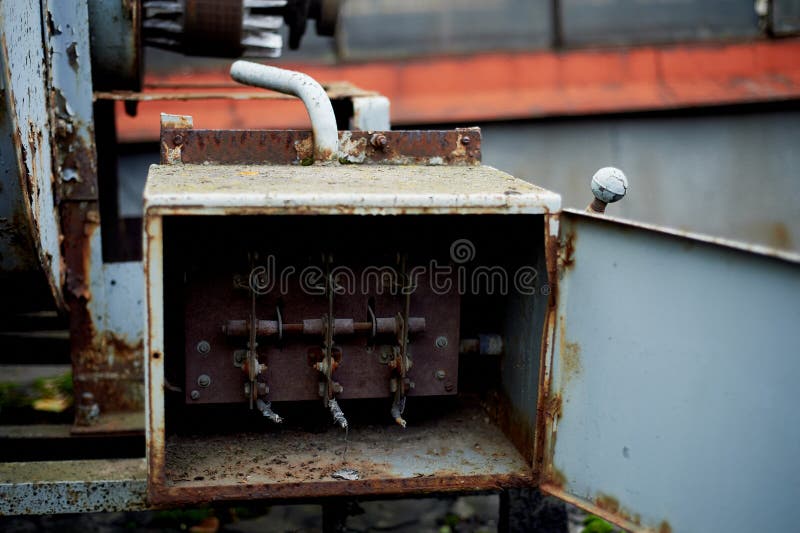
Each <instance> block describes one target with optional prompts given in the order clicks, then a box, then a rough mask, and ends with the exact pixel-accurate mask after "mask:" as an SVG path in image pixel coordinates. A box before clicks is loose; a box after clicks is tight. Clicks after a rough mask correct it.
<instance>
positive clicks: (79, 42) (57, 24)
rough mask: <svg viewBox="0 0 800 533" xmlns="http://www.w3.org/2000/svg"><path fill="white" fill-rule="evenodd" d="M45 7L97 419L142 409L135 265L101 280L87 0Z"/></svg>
mask: <svg viewBox="0 0 800 533" xmlns="http://www.w3.org/2000/svg"><path fill="white" fill-rule="evenodd" d="M123 4H124V2H123ZM117 7H119V6H117ZM122 7H123V8H124V9H135V7H136V6H133V5H128V6H122ZM45 8H46V15H47V25H46V28H45V29H46V31H45V36H46V38H47V40H48V43H49V47H48V51H49V58H48V60H49V64H50V69H49V75H50V79H49V80H50V83H51V86H50V107H51V109H52V111H53V119H54V121H55V123H54V128H53V129H54V138H53V150H54V155H55V157H54V161H55V164H56V165H57V166H56V169H55V172H54V177H55V180H56V187H57V189H58V191H59V211H60V215H61V230H62V233H63V235H64V239H63V243H62V253H63V257H64V266H65V278H64V298H65V300H66V302H67V304H68V306H69V318H70V344H71V348H70V351H71V354H72V362H73V380H74V385H75V394H76V397H78V398H80V397H82V395H84V394H86V393H88V394H91V395H92V397H93V399H94V401H95V402H97V404H98V405H99V408H100V418H99V421H100V422H102V420H103V416H104V414H105V415H108V414H110V413H114V412H120V411H129V412H130V411H137V410H141V409H143V406H144V398H143V385H142V376H143V369H142V363H141V353H142V332H141V329H142V328H141V326H140V324H141V323H140V322H138V321H136V320H130V313H131V311H134V312H135V309H136V296H135V291H136V286H137V283H138V287H139V290H141V288H142V276H141V274H140V275H139V276H138V277H137V276H135V273H136V266H135V265H133V266H132V265H128V266H127V270H126V267H120V266H114V267H109V270H111V272H110V273H111V274H112V276H118V277H119V279H113V278H112V279H109V280H106V277H105V274H106V267H105V266H104V265H103V257H102V241H101V230H100V210H99V201H98V178H97V155H96V152H95V144H94V127H93V126H94V124H93V120H94V118H93V100H92V95H91V94H90V93H89V92H87V91H86V87H90V86H91V84H92V69H91V63H90V60H89V56H90V52H89V48H90V47H89V9H88V7H87V3H86V2H67V3H64V2H53V1H48V2H46V3H45ZM121 276H124V277H126V278H127V277H128V276H131V277H130V279H122V277H121ZM118 282H119V286H117V283H118ZM112 295H113V296H114V298H113V299H110V296H112ZM139 299H140V300H141V298H139ZM139 306H140V307H141V303H139ZM121 307H122V308H124V310H123V309H120V308H121ZM115 426H116V425H115V424H110V425H109V424H107V423H105V422H103V423H98V424H93V425H92V426H91V428H92V429H97V431H100V432H108V431H110V429H109V428H113V427H115ZM129 429H130V428H127V429H126V430H129ZM87 430H89V428H88V427H84V428H81V431H87Z"/></svg>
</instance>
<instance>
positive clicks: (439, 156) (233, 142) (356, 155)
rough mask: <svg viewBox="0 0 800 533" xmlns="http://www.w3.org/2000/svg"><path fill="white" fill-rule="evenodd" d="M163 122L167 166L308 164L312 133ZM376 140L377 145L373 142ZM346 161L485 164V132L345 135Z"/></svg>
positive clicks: (341, 136)
mask: <svg viewBox="0 0 800 533" xmlns="http://www.w3.org/2000/svg"><path fill="white" fill-rule="evenodd" d="M185 120H186V121H187V122H186V123H188V126H182V127H176V126H175V125H172V124H165V123H164V122H162V127H161V162H162V163H163V164H167V165H169V164H180V163H184V164H211V165H215V164H216V165H237V164H238V165H264V164H269V165H308V164H311V163H313V161H314V154H313V144H312V142H313V140H312V136H311V132H310V131H300V130H201V129H193V128H192V127H191V124H192V119H191V117H185ZM373 138H375V139H376V140H375V142H372V139H373ZM339 151H340V162H341V163H345V164H361V165H448V166H450V165H456V166H474V165H480V164H481V131H480V128H459V129H455V130H436V131H382V132H370V131H340V132H339Z"/></svg>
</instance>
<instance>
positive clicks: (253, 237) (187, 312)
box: [165, 217, 460, 411]
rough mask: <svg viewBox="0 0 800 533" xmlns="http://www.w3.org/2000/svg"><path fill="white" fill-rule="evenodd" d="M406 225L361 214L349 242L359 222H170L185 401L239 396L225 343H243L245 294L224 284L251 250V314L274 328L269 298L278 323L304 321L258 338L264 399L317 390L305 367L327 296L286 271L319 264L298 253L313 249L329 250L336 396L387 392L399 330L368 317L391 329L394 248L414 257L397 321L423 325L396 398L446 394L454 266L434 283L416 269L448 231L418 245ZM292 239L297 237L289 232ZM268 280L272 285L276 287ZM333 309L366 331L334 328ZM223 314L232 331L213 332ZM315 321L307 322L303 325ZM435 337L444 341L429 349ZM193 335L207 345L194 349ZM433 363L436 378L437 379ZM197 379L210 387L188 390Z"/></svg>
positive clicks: (455, 321)
mask: <svg viewBox="0 0 800 533" xmlns="http://www.w3.org/2000/svg"><path fill="white" fill-rule="evenodd" d="M365 222H366V221H365ZM178 224H180V225H178ZM412 224H413V221H410V220H408V219H405V220H386V219H382V220H377V221H369V223H368V224H367V223H365V224H363V225H360V228H361V229H360V232H359V239H358V240H357V241H356V242H353V241H352V240H351V239H352V236H353V230H354V228H355V227H359V225H356V226H354V222H353V221H352V219H349V220H343V219H342V220H337V219H336V218H333V219H330V218H328V219H327V220H325V221H322V220H319V219H318V218H310V219H309V218H305V219H297V218H296V217H292V218H290V219H287V217H270V218H266V217H248V218H244V219H242V218H238V219H236V220H235V221H231V220H218V219H216V217H215V218H211V219H209V218H206V219H205V220H202V219H201V220H196V219H194V220H193V221H192V222H188V221H187V222H183V223H180V222H175V223H173V225H172V226H171V228H172V230H171V231H172V232H173V233H172V239H173V240H172V241H171V242H173V243H174V247H173V248H172V251H171V253H172V257H173V258H176V257H177V258H180V259H178V260H177V261H180V266H179V267H178V266H176V267H175V268H178V269H181V270H182V271H186V272H189V274H188V275H187V276H186V278H185V280H184V281H183V283H184V286H185V297H184V298H185V303H184V305H183V320H182V322H181V323H182V324H183V328H184V330H185V343H184V346H185V349H184V357H185V369H186V370H185V382H184V396H185V400H186V402H187V403H190V404H203V403H229V402H245V401H246V399H247V396H245V394H244V384H245V382H246V381H247V374H246V373H245V372H243V365H242V362H240V363H239V365H238V366H235V365H234V356H235V352H236V351H239V352H240V353H241V352H242V351H245V350H246V348H247V344H248V339H247V336H246V332H247V325H246V324H247V322H246V320H244V319H246V318H247V317H249V315H250V306H251V293H250V291H249V290H247V289H246V288H242V287H237V286H236V285H235V283H234V280H235V279H239V280H245V281H240V283H243V284H246V283H247V280H248V279H250V272H251V269H252V268H254V267H253V266H251V265H249V264H248V260H247V258H248V254H249V253H258V255H259V256H260V257H263V262H261V263H259V264H258V265H256V266H257V267H261V268H263V270H262V272H263V273H264V276H265V278H264V279H265V280H268V281H267V283H266V284H265V285H264V287H263V290H261V291H260V293H259V296H258V297H257V298H256V303H255V311H256V316H257V317H258V318H259V319H263V321H264V322H267V320H269V321H270V322H272V323H273V324H277V322H276V320H277V308H278V307H279V306H280V308H281V317H282V324H283V325H284V327H285V326H288V325H291V324H298V325H301V327H302V323H303V322H304V321H306V322H307V325H309V326H311V327H307V328H306V330H307V331H306V334H305V335H303V334H295V333H290V332H284V333H283V335H282V339H281V340H279V339H278V335H277V333H276V334H275V335H273V336H269V337H268V336H266V335H263V334H262V335H259V336H258V339H257V342H258V349H257V353H258V354H259V360H260V361H261V363H263V364H265V365H266V366H267V368H266V371H265V372H264V374H262V375H261V376H260V377H259V380H260V381H263V382H265V383H266V384H267V385H268V386H269V394H268V397H269V399H270V400H272V401H289V400H292V401H297V400H318V399H319V398H320V396H319V386H318V385H319V380H320V373H319V371H318V370H317V369H315V368H314V367H312V366H311V365H312V364H313V363H317V362H319V358H321V354H322V350H321V346H322V345H323V339H324V336H323V330H322V322H323V321H322V319H321V317H323V316H324V315H325V314H326V313H327V312H328V303H327V297H326V296H325V295H324V294H319V293H318V294H313V293H309V287H308V284H307V283H306V280H304V279H303V278H302V277H301V276H300V275H296V276H295V275H291V273H298V274H299V273H300V272H302V271H304V269H306V268H308V267H310V266H311V267H313V266H320V265H319V264H317V263H316V262H314V259H313V258H312V259H311V263H310V264H309V252H311V253H312V254H313V253H314V252H315V251H317V250H320V251H321V250H326V251H327V250H329V251H331V253H334V263H333V267H332V268H333V272H335V273H336V276H337V283H338V284H339V286H340V288H341V292H340V293H339V294H335V295H334V299H333V307H334V313H335V317H336V319H337V323H336V327H335V330H334V342H335V347H336V348H337V349H338V350H340V352H339V353H340V354H341V356H340V359H339V360H338V367H337V368H336V370H335V372H334V374H333V376H334V378H335V381H336V382H337V383H339V384H340V385H341V386H342V387H343V390H342V391H341V392H339V393H338V394H337V398H338V399H352V398H385V397H388V396H390V378H391V377H392V370H391V369H390V367H389V364H388V363H389V362H390V360H391V361H394V359H395V354H394V352H393V348H395V347H398V341H397V339H398V333H399V332H397V331H396V330H395V329H394V328H392V329H389V328H384V327H382V325H379V323H380V324H382V323H384V322H387V321H388V322H391V323H392V325H393V326H394V323H395V317H397V316H398V314H399V313H401V312H402V311H403V302H404V300H405V297H404V295H403V294H402V293H401V292H400V290H399V289H398V288H397V286H396V285H394V284H399V283H402V279H401V275H400V274H399V272H400V268H399V266H398V264H397V258H396V257H397V253H398V251H406V250H408V251H410V252H412V253H413V254H414V257H413V258H409V264H408V267H407V268H408V269H409V270H410V271H413V270H414V269H415V268H416V269H417V270H418V271H419V272H421V273H420V274H419V275H416V276H415V278H414V285H415V287H414V288H413V291H412V292H411V295H410V317H411V318H410V320H409V322H410V326H416V325H417V324H419V323H422V324H424V327H410V329H411V335H410V343H409V352H410V355H409V357H410V358H411V360H412V363H413V365H412V366H411V368H410V369H409V370H408V372H407V374H406V375H407V377H408V379H409V380H411V382H413V384H414V385H413V388H412V389H411V390H409V391H408V396H430V395H441V396H448V395H454V394H456V393H457V392H458V386H457V385H458V343H457V342H456V339H458V338H459V318H460V312H459V309H460V296H459V294H458V290H457V286H458V285H457V280H456V279H455V271H451V272H449V273H448V274H444V275H439V276H438V277H437V281H436V284H437V285H434V282H433V281H432V279H431V277H432V274H431V272H430V271H429V270H428V269H427V267H428V266H429V264H430V262H431V261H434V260H436V261H437V262H438V263H440V264H443V265H444V264H449V261H450V258H449V255H448V253H449V250H450V246H451V243H452V242H453V241H454V240H455V239H457V238H458V235H452V234H448V235H443V234H442V232H439V233H438V234H436V235H431V236H429V238H428V239H426V242H424V243H420V242H419V240H418V238H417V236H416V235H417V231H418V230H419V225H412ZM320 225H322V226H324V227H325V228H326V231H325V233H324V234H320V233H319V229H318V228H319V227H320ZM264 227H269V228H270V232H269V236H266V235H265V234H264V233H263V231H262V230H261V228H264ZM176 233H178V234H179V235H175V234H176ZM232 234H234V235H237V239H236V241H235V242H232V241H231V239H230V235H232ZM298 235H304V236H305V237H303V238H301V239H298ZM364 242H370V243H371V245H370V246H369V248H368V249H365V248H364V245H363V243H364ZM244 243H246V244H244ZM312 257H313V256H312ZM173 261H175V259H174V260H173ZM322 266H324V265H322ZM286 273H289V275H288V276H284V274H286ZM382 276H385V277H382ZM279 277H280V279H281V281H280V283H277V280H278V278H279ZM165 282H170V283H171V284H173V285H174V284H177V283H181V280H179V279H175V278H174V277H172V278H166V277H165ZM435 287H449V289H441V288H440V289H439V290H436V289H435ZM370 302H372V308H373V310H374V313H375V314H376V315H377V317H376V321H375V322H376V324H375V327H376V331H380V330H384V333H382V334H381V333H378V334H376V335H375V336H374V337H372V336H371V334H370V333H371V323H370V322H369V320H370V316H369V314H368V311H367V308H368V306H369V305H370ZM173 312H175V311H173ZM345 317H356V319H357V320H358V321H359V323H361V324H366V325H367V327H368V328H369V329H368V331H361V332H358V333H357V332H355V331H354V328H353V327H352V326H353V323H352V321H350V325H351V329H350V332H349V333H348V332H346V331H345V327H344V326H345V325H346V324H345V320H344V318H345ZM382 317H390V318H388V319H384V318H382ZM415 318H416V320H415ZM231 319H239V320H240V321H241V323H242V328H241V329H242V330H244V331H243V333H245V335H244V336H241V335H236V336H234V335H232V333H235V332H234V331H232V328H230V327H229V328H228V329H227V331H223V326H225V325H226V324H227V323H229V321H230V320H231ZM315 319H316V320H315ZM315 323H317V324H319V326H318V327H314V324H315ZM259 329H261V328H259ZM275 330H277V328H275ZM386 330H388V331H386ZM263 333H266V331H264V332H263ZM440 336H443V337H444V338H445V339H452V342H447V343H446V344H445V345H442V346H436V344H435V341H436V339H437V337H440ZM203 341H205V342H206V343H207V344H208V348H206V349H203V350H198V345H199V344H200V343H201V342H203ZM437 371H441V372H443V373H444V375H445V376H446V377H444V378H442V379H439V378H437V377H436V372H437ZM201 375H207V376H209V377H210V378H211V383H210V384H209V385H206V386H202V387H201V386H198V378H199V376H201ZM193 392H194V393H196V394H195V396H192V393H193ZM387 411H388V409H387Z"/></svg>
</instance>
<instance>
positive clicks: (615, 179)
mask: <svg viewBox="0 0 800 533" xmlns="http://www.w3.org/2000/svg"><path fill="white" fill-rule="evenodd" d="M627 192H628V178H627V177H626V176H625V173H624V172H622V171H621V170H620V169H618V168H614V167H603V168H601V169H600V170H598V171H597V172H595V173H594V176H592V194H594V196H595V198H597V199H598V200H600V201H601V202H605V203H607V204H610V203H613V202H617V201H619V200H622V198H623V197H624V196H625V193H627Z"/></svg>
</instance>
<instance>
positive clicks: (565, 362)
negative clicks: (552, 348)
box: [558, 316, 583, 384]
mask: <svg viewBox="0 0 800 533" xmlns="http://www.w3.org/2000/svg"><path fill="white" fill-rule="evenodd" d="M558 336H559V353H558V356H559V359H560V361H561V378H562V384H564V383H567V382H568V381H569V380H571V379H572V378H574V377H576V376H577V375H578V374H580V373H581V371H582V370H583V365H582V363H581V346H580V344H578V343H577V342H569V341H568V340H567V325H566V321H565V319H564V317H563V316H559V317H558Z"/></svg>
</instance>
